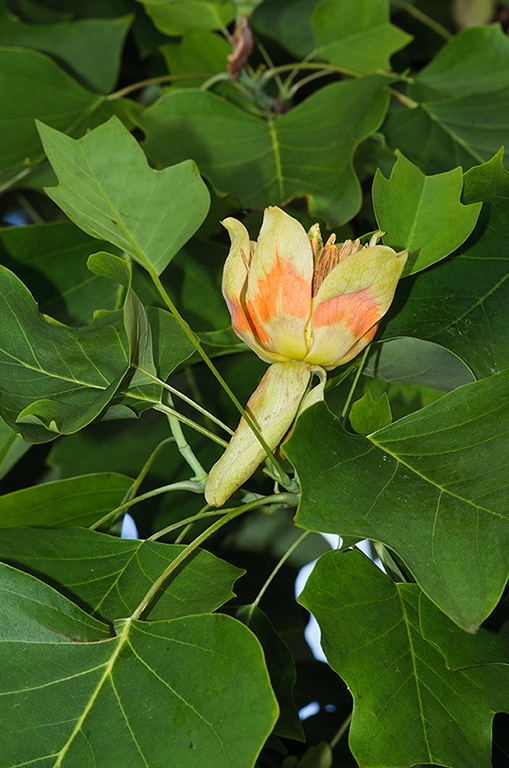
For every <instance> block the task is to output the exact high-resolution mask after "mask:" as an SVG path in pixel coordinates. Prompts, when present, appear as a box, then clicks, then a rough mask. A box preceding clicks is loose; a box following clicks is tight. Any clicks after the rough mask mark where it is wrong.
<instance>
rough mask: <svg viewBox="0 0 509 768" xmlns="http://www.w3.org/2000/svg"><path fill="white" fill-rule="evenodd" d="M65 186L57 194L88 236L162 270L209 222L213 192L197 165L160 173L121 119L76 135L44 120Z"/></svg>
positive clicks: (46, 140) (44, 134)
mask: <svg viewBox="0 0 509 768" xmlns="http://www.w3.org/2000/svg"><path fill="white" fill-rule="evenodd" d="M39 132H40V134H41V140H42V142H43V145H44V149H45V151H46V154H47V155H48V158H49V160H50V162H51V164H52V166H53V169H54V171H55V172H56V174H57V176H58V178H59V181H60V184H59V186H58V187H54V188H51V189H47V190H46V192H47V193H48V195H49V196H50V197H51V199H52V200H53V201H54V202H55V203H57V205H59V206H60V207H61V208H62V210H63V211H64V212H65V213H66V214H67V215H68V216H69V218H70V219H71V220H72V221H74V222H75V224H77V225H78V226H79V227H81V229H83V230H84V231H85V232H87V234H89V235H92V236H93V237H97V238H100V239H104V240H107V241H108V242H110V243H113V245H116V246H117V247H118V248H121V249H122V250H123V251H125V252H126V253H128V254H129V255H130V256H131V257H132V258H133V259H134V260H135V261H137V262H139V263H140V264H141V265H142V266H144V267H145V268H146V269H148V270H149V271H152V272H154V273H155V274H157V275H159V274H160V273H161V272H163V270H164V269H166V267H167V266H168V264H169V263H170V261H171V259H172V258H173V256H175V254H176V253H177V251H178V250H179V249H180V248H181V247H182V246H183V245H184V243H186V242H187V240H189V238H190V237H191V236H192V235H193V234H194V232H195V231H196V230H197V229H198V227H199V226H200V224H201V223H202V221H203V220H204V218H205V216H206V214H207V211H208V208H209V202H210V198H209V193H208V191H207V188H206V186H205V184H204V183H203V181H202V180H201V179H200V176H199V174H198V170H197V168H196V166H195V165H194V163H192V162H190V161H187V162H184V163H181V164H180V165H178V166H175V167H173V168H166V169H164V170H163V171H154V170H153V169H152V168H150V167H149V166H148V163H147V160H146V157H145V155H144V153H143V150H142V149H141V148H140V146H139V144H138V142H137V141H136V139H135V138H134V137H133V136H131V134H130V133H129V131H128V130H127V129H126V128H124V126H123V125H122V123H121V122H120V120H118V118H115V117H113V118H111V119H110V120H109V121H108V122H107V123H104V124H103V125H100V126H99V127H98V128H96V129H95V130H93V131H91V132H90V133H88V134H87V135H86V136H84V137H83V138H82V139H79V140H74V139H71V138H70V137H69V136H66V135H65V134H63V133H60V132H59V131H56V130H54V129H52V128H49V127H48V126H46V125H41V124H40V125H39Z"/></svg>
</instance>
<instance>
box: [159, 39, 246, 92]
mask: <svg viewBox="0 0 509 768" xmlns="http://www.w3.org/2000/svg"><path fill="white" fill-rule="evenodd" d="M231 50H232V47H231V45H230V44H229V43H228V42H227V41H226V40H225V39H224V37H222V36H221V35H218V34H215V33H214V32H212V31H210V30H197V31H196V32H189V33H188V34H187V35H184V36H183V37H181V38H180V39H179V40H172V41H171V42H169V43H167V44H166V45H162V46H161V53H162V54H163V56H164V58H165V59H166V63H167V64H168V69H169V71H170V72H171V74H172V75H177V76H183V75H186V79H182V80H178V79H177V80H175V81H173V82H172V85H173V86H174V87H175V86H177V87H178V86H183V87H185V88H189V87H190V86H198V85H201V84H202V83H203V82H204V80H207V79H208V78H209V77H212V75H217V74H218V73H219V72H226V66H227V64H228V60H227V58H226V56H227V55H228V54H229V53H231ZM194 72H195V73H197V74H198V75H200V74H201V77H196V78H195V79H192V78H188V77H187V75H192V74H193V73H194Z"/></svg>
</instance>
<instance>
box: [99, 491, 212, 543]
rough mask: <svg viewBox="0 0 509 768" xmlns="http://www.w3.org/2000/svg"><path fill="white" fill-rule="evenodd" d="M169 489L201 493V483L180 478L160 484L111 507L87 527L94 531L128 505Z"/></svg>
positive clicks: (127, 507)
mask: <svg viewBox="0 0 509 768" xmlns="http://www.w3.org/2000/svg"><path fill="white" fill-rule="evenodd" d="M169 491H191V493H203V483H199V482H196V481H195V480H181V481H179V482H178V483H170V485H162V486H160V487H159V488H154V489H153V490H152V491H147V493H142V495H141V496H137V497H136V498H135V499H130V500H129V501H125V502H124V503H123V504H120V505H119V506H118V507H115V509H112V510H111V512H108V513H107V514H106V515H104V516H103V517H101V519H100V520H97V521H96V522H95V523H92V525H89V526H88V527H89V529H90V530H91V531H95V529H96V528H100V526H101V525H104V523H107V522H108V520H110V519H111V518H112V517H116V515H118V513H119V512H123V511H124V510H126V509H129V508H130V507H132V506H134V504H139V503H140V501H146V500H147V499H152V498H153V497H154V496H160V495H161V494H162V493H168V492H169Z"/></svg>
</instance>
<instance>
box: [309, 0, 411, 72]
mask: <svg viewBox="0 0 509 768" xmlns="http://www.w3.org/2000/svg"><path fill="white" fill-rule="evenodd" d="M313 31H314V36H315V46H316V48H315V56H316V57H317V58H319V59H325V60H326V61H330V62H331V64H334V65H336V66H338V67H346V68H347V69H350V70H356V71H358V72H362V73H363V74H371V73H374V72H377V71H378V70H384V69H390V61H389V59H390V57H391V55H392V54H393V53H395V52H396V51H398V50H399V49H400V48H403V47H404V46H405V45H407V43H409V42H410V40H411V37H410V35H407V34H406V32H403V30H401V29H399V28H398V27H395V26H394V25H393V24H391V23H390V22H389V3H388V0H342V2H341V3H338V2H337V0H321V2H319V3H318V5H317V6H316V8H315V11H314V13H313Z"/></svg>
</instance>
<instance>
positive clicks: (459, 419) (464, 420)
mask: <svg viewBox="0 0 509 768" xmlns="http://www.w3.org/2000/svg"><path fill="white" fill-rule="evenodd" d="M508 381H509V374H498V375H497V376H493V377H491V378H489V379H483V380H482V381H479V382H475V383H474V384H469V385H466V386H464V387H460V388H458V389H455V390H454V391H453V392H450V393H449V394H447V395H445V396H444V397H442V398H441V399H440V400H438V401H437V402H435V403H433V404H432V405H429V406H427V407H426V408H423V409H422V410H420V411H418V412H417V413H413V414H411V415H409V416H407V417H406V418H404V419H400V420H399V421H397V422H395V423H393V424H391V425H389V426H388V427H384V428H383V429H381V430H379V431H378V432H375V433H374V434H371V435H369V437H360V436H355V435H352V434H349V433H348V432H346V431H345V430H344V428H343V427H342V426H341V423H340V421H339V420H338V419H337V418H336V417H334V416H333V415H332V414H331V413H330V412H329V411H328V410H327V408H326V407H325V405H322V404H320V405H315V406H312V408H309V409H308V410H306V411H304V413H303V414H302V415H301V417H300V418H299V420H298V422H297V425H296V428H295V430H294V432H293V434H292V437H291V438H290V440H289V442H287V443H285V453H286V454H287V455H288V456H289V458H290V459H291V461H292V463H293V464H294V465H295V467H296V469H297V472H298V475H299V478H300V481H301V484H302V488H303V495H302V500H301V504H300V507H299V510H298V514H297V518H296V521H297V523H298V524H299V525H301V526H303V527H305V528H310V529H311V530H319V531H327V532H330V533H338V534H340V535H342V534H346V535H350V536H363V537H366V538H370V539H374V540H376V541H382V542H383V543H385V544H386V545H387V546H388V547H390V549H392V550H394V551H395V552H396V553H397V554H398V555H399V556H400V557H401V558H402V559H403V560H404V562H405V563H406V564H407V566H408V567H409V568H410V570H411V571H412V573H413V575H414V576H415V578H416V580H417V581H418V583H419V584H420V586H421V587H422V589H423V590H424V591H425V592H426V594H427V595H428V596H429V597H430V598H431V599H432V600H433V601H434V602H435V603H436V604H437V605H438V606H439V607H440V608H441V609H442V610H443V611H445V612H446V613H447V614H448V615H449V616H450V617H451V618H452V619H453V620H454V621H455V622H456V623H458V624H459V625H460V626H462V627H463V628H465V629H468V630H470V631H472V630H475V629H476V628H477V627H478V626H479V624H480V623H481V622H482V621H483V620H484V619H485V618H486V617H487V616H488V615H489V614H490V613H491V611H492V610H493V608H494V607H495V605H496V603H497V602H498V600H499V599H500V595H501V593H502V591H503V589H504V586H505V584H506V581H507V578H508V575H509V566H508V562H507V546H508V544H509V522H508V519H507V516H506V515H507V513H506V511H505V497H506V492H507V488H506V486H507V473H506V467H505V447H506V440H507V437H506V436H507V432H508V431H509V423H508V421H509V408H508V407H507V404H508V393H509V388H508V386H507V384H508ZM459 552H461V557H459V556H458V553H459Z"/></svg>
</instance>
